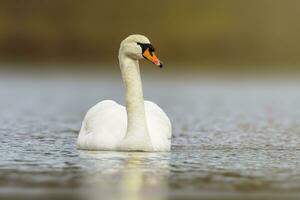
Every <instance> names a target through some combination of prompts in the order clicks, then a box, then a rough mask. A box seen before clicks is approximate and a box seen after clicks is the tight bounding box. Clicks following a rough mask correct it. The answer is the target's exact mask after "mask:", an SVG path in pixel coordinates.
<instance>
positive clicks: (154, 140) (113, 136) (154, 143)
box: [78, 35, 172, 151]
mask: <svg viewBox="0 0 300 200" xmlns="http://www.w3.org/2000/svg"><path fill="white" fill-rule="evenodd" d="M138 43H142V44H150V41H149V40H148V39H147V38H146V37H144V36H141V35H132V36H129V37H128V38H126V39H125V40H124V41H123V42H122V43H121V46H120V50H119V62H120V68H121V72H122V77H123V81H124V84H125V88H126V107H124V106H122V105H120V104H118V103H116V102H114V101H111V100H104V101H101V102H99V103H98V104H96V105H95V106H93V107H92V108H90V109H89V111H88V112H87V114H86V116H85V118H84V120H83V122H82V127H81V130H80V133H79V136H78V147H79V148H80V149H85V150H119V151H169V150H170V148H171V134H172V131H171V122H170V120H169V118H168V117H167V115H166V114H165V113H164V111H163V110H162V109H161V108H160V107H159V106H158V105H156V104H155V103H153V102H151V101H144V99H143V92H142V84H141V79H140V73H139V72H140V70H139V65H138V60H139V59H142V58H143V49H142V47H140V45H139V44H138ZM151 54H152V55H155V54H154V52H152V53H151ZM155 57H156V56H155ZM146 58H147V57H146ZM147 59H148V58H147ZM151 61H152V62H153V63H155V64H156V65H161V64H160V62H159V60H158V59H157V60H151ZM154 61H155V62H154Z"/></svg>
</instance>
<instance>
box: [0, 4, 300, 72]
mask: <svg viewBox="0 0 300 200" xmlns="http://www.w3.org/2000/svg"><path fill="white" fill-rule="evenodd" d="M299 21H300V1H299V0H224V1H220V0H151V1H149V0H148V1H142V0H126V1H125V0H119V1H116V0H111V1H101V0H85V1H83V0H0V59H1V61H2V62H5V63H7V62H13V63H16V62H18V63H40V62H42V63H63V62H64V63H66V62H67V63H76V64H78V63H96V64H92V65H86V67H89V68H93V67H94V68H95V67H97V63H110V64H116V63H117V51H118V47H119V43H120V41H121V40H122V39H124V38H125V37H126V36H128V35H129V34H133V33H140V34H144V35H146V36H147V37H149V38H150V40H151V41H152V43H153V44H154V46H155V47H156V49H157V54H158V55H159V57H160V58H161V59H162V60H163V61H165V63H168V64H169V65H172V66H173V68H174V69H177V68H178V69H179V68H180V69H183V68H184V67H183V66H189V68H193V69H197V70H210V69H217V70H221V71H230V70H235V71H236V70H237V71H245V70H246V71H249V70H251V71H255V72H259V71H260V70H268V71H270V72H281V71H282V70H284V71H288V72H291V73H293V72H295V71H297V70H298V66H299V64H300V56H299V50H300V44H299V43H300V23H299ZM20 66H21V67H22V65H20ZM20 66H19V67H20ZM27 66H28V65H27ZM65 66H66V68H69V67H75V65H74V66H72V65H65ZM101 66H102V67H105V65H103V64H102V65H101ZM77 67H78V66H77ZM176 67H177V68H176Z"/></svg>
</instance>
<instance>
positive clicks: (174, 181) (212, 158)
mask: <svg viewBox="0 0 300 200" xmlns="http://www.w3.org/2000/svg"><path fill="white" fill-rule="evenodd" d="M63 77H64V76H63V75H62V76H56V77H47V78H45V77H44V78H43V77H39V78H37V77H34V78H32V77H27V78H22V77H21V76H15V77H13V76H6V77H4V76H3V77H1V80H0V97H1V98H0V110H1V113H0V144H1V145H0V197H1V199H2V198H3V199H26V198H28V199H33V198H37V199H45V198H47V197H48V198H52V199H53V198H54V197H55V198H62V199H130V200H133V199H159V200H160V199H201V198H202V199H253V198H264V199H283V198H285V199H299V198H300V147H299V145H300V112H299V109H298V107H299V102H300V90H299V86H298V84H297V83H292V82H290V83H287V82H278V81H267V82H263V81H261V82H255V81H249V82H243V83H241V82H234V81H212V80H210V81H209V80H201V81H200V80H198V79H197V78H194V79H189V80H184V79H164V80H163V79H161V78H157V80H150V79H149V78H148V79H147V77H146V78H145V79H146V80H145V81H144V86H145V88H144V89H145V97H146V99H149V100H152V101H154V102H157V103H158V104H159V105H160V106H161V107H162V108H163V109H164V110H165V111H166V113H167V114H168V115H169V117H170V119H171V121H172V124H173V140H172V151H171V152H169V153H142V152H136V153H134V152H131V153H129V152H108V151H107V152H97V151H79V150H77V149H76V137H77V134H78V130H79V128H80V125H81V121H82V118H83V117H84V114H85V112H86V111H87V109H88V108H89V107H91V106H93V105H94V104H96V103H97V102H98V101H100V100H102V99H114V100H116V101H118V102H119V103H123V88H122V87H121V84H122V83H121V81H120V80H119V79H118V77H115V78H111V77H110V76H101V77H100V78H99V77H98V78H95V77H85V78H81V79H79V78H78V77H71V76H68V78H63Z"/></svg>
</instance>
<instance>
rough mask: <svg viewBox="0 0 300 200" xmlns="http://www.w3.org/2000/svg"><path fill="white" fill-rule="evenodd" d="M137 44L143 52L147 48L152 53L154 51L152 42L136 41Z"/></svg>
mask: <svg viewBox="0 0 300 200" xmlns="http://www.w3.org/2000/svg"><path fill="white" fill-rule="evenodd" d="M137 44H138V45H140V46H141V48H142V52H143V53H144V52H145V51H146V50H147V49H149V51H150V53H151V54H152V52H154V51H155V49H154V47H153V46H152V44H149V43H140V42H138V43H137Z"/></svg>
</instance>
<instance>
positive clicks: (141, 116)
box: [119, 55, 149, 140]
mask: <svg viewBox="0 0 300 200" xmlns="http://www.w3.org/2000/svg"><path fill="white" fill-rule="evenodd" d="M119 62H120V68H121V72H122V78H123V82H124V85H125V89H126V110H127V133H126V137H127V138H128V137H130V138H131V137H133V138H135V139H142V140H145V139H146V138H148V137H149V136H148V129H147V123H146V115H145V106H144V97H143V88H142V81H141V76H140V69H139V63H138V61H137V60H133V59H131V58H129V57H127V56H123V55H119Z"/></svg>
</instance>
